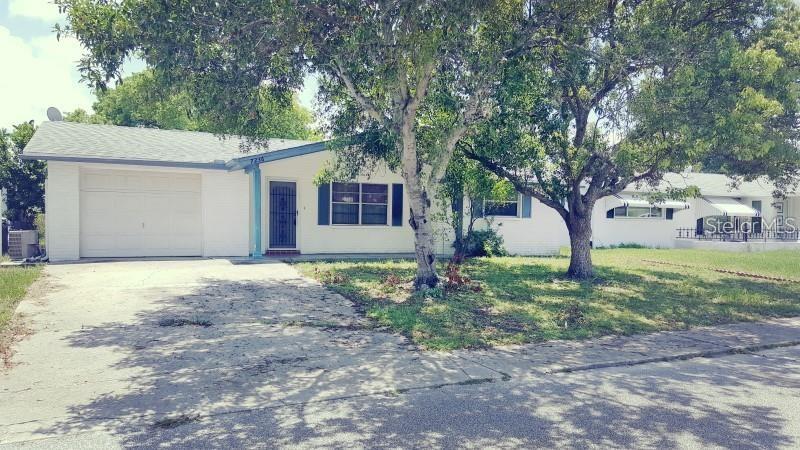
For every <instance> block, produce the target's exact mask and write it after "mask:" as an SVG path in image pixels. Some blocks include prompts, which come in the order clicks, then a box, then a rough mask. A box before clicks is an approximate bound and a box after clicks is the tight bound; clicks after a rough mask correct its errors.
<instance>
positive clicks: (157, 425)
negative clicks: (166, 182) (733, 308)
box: [38, 279, 797, 448]
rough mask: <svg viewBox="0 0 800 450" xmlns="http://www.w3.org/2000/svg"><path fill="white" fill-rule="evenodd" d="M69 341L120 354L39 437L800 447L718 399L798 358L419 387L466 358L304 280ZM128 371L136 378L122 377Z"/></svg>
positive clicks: (231, 289) (220, 296) (176, 303)
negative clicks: (405, 336)
mask: <svg viewBox="0 0 800 450" xmlns="http://www.w3.org/2000/svg"><path fill="white" fill-rule="evenodd" d="M150 294H153V293H152V292H151V293H150ZM67 339H68V341H69V345H70V346H72V347H75V348H80V349H84V350H85V351H86V357H87V358H91V357H92V355H93V352H114V353H115V354H117V355H118V356H119V358H118V359H117V362H116V363H114V364H113V365H110V366H109V367H108V368H107V370H106V371H104V372H103V373H102V374H94V375H96V376H97V379H96V380H95V383H96V385H97V387H98V388H97V389H96V390H94V391H93V392H92V393H91V395H89V398H87V399H86V401H85V402H81V403H80V404H73V405H70V406H69V408H68V418H67V419H66V420H63V421H60V422H59V423H57V424H54V425H52V426H45V427H42V429H40V430H38V431H39V432H40V433H46V434H55V433H58V434H60V433H67V432H79V431H85V430H89V429H91V428H92V427H94V426H100V427H103V428H107V429H109V430H111V432H112V434H113V435H114V436H115V438H116V439H118V440H119V441H120V443H121V444H122V445H123V446H126V447H133V446H146V447H149V446H156V445H170V446H184V447H201V448H205V447H224V448H232V447H274V446H286V447H293V446H325V447H338V448H342V447H358V446H370V447H372V446H374V447H396V446H403V447H413V446H424V447H461V446H466V445H474V446H493V445H494V446H501V445H505V446H516V447H525V446H548V447H555V446H568V447H588V446H593V445H600V446H613V447H632V446H645V445H648V446H657V447H665V448H669V447H676V446H679V445H681V444H682V443H683V441H682V440H683V439H687V437H688V438H690V439H691V440H692V441H693V442H698V443H700V444H702V445H716V446H734V447H739V448H768V447H772V446H781V445H789V444H790V443H791V441H790V439H789V437H787V436H786V435H785V434H784V426H785V425H786V424H785V423H784V420H783V419H782V418H781V417H780V415H779V412H778V411H777V409H775V408H772V407H765V406H753V405H751V404H744V403H742V404H739V403H738V400H729V401H728V404H729V405H732V407H728V408H723V407H719V406H718V405H715V404H714V400H713V397H714V396H715V395H720V393H729V394H730V395H731V398H741V399H745V398H748V397H751V396H752V397H755V394H756V393H757V391H758V388H759V385H763V384H770V385H773V386H775V383H776V382H781V380H785V383H786V384H787V385H791V384H792V383H794V382H796V380H794V379H787V378H786V370H787V367H786V366H787V365H789V364H790V363H789V362H788V361H787V362H784V366H782V367H764V366H763V365H759V364H757V363H756V362H755V361H753V360H750V359H745V360H739V361H737V362H736V363H733V362H729V361H727V360H719V361H720V362H719V363H718V364H717V365H716V366H715V370H713V371H709V370H698V369H695V368H692V367H690V366H681V367H679V368H677V369H676V370H673V371H666V370H662V371H658V370H642V369H637V368H631V369H625V370H620V371H619V372H612V373H610V374H607V375H604V376H603V377H600V378H593V377H592V376H591V375H590V374H583V375H577V374H573V375H570V376H561V377H553V378H549V379H546V380H538V381H535V382H532V384H530V385H526V384H519V383H517V382H516V380H510V381H500V380H495V381H494V382H486V383H482V384H476V383H460V382H454V383H449V384H450V385H449V386H443V387H441V388H426V389H422V390H416V389H411V390H406V389H405V387H414V386H431V385H434V384H435V383H434V382H435V381H439V382H440V381H441V380H442V379H444V380H447V379H449V378H448V377H450V376H452V375H453V373H454V372H456V373H458V370H454V367H453V366H452V364H451V362H452V359H448V358H444V357H432V356H426V355H425V354H422V353H419V352H417V351H415V350H413V349H412V348H410V347H409V346H408V345H407V344H406V343H405V342H404V341H403V340H402V339H399V338H398V337H397V336H394V335H391V334H387V333H382V332H378V331H375V330H374V329H371V327H370V324H369V323H367V322H365V321H363V320H362V319H361V318H359V317H358V316H356V315H355V314H354V312H353V311H352V309H351V308H350V306H349V305H348V304H347V303H346V302H344V301H343V300H342V299H341V298H340V297H338V296H336V295H335V294H332V293H330V292H329V291H327V290H325V289H322V288H320V287H319V286H317V285H315V284H312V283H306V282H303V281H298V280H289V281H268V282H250V281H229V280H213V279H206V280H202V282H201V283H200V286H199V287H197V288H195V289H194V290H193V291H192V292H189V293H187V294H186V295H177V296H176V295H164V296H163V298H162V299H160V300H159V301H158V302H157V307H156V308H151V309H148V310H143V311H141V312H140V313H139V314H138V316H137V320H136V321H135V323H134V324H133V325H131V324H130V323H129V322H126V323H114V322H111V323H107V324H103V325H101V326H95V327H90V328H85V329H82V330H80V331H76V332H74V333H73V334H71V335H70V336H68V338H67ZM752 358H756V357H752ZM687 364H688V363H687ZM796 366H797V365H796V364H795V365H794V367H795V369H796V368H797V367H796ZM117 371H121V372H119V373H129V371H130V372H132V373H135V375H132V376H125V377H124V378H122V379H119V380H116V381H115V382H109V380H114V379H115V376H116V374H117V373H118V372H117ZM88 375H92V374H88ZM458 375H461V376H462V377H461V378H453V379H454V380H459V379H461V380H463V374H460V373H459V374H458ZM478 381H480V380H478ZM104 383H105V384H104ZM444 384H448V383H444ZM697 386H706V388H707V389H710V390H711V392H705V391H703V390H698V389H697ZM794 386H795V387H796V384H795V385H794ZM387 387H393V388H392V389H393V390H392V389H389V388H387ZM387 389H389V390H388V391H387ZM376 392H382V393H381V394H379V395H367V394H375V393H376ZM392 392H394V393H392ZM629 400H630V401H629Z"/></svg>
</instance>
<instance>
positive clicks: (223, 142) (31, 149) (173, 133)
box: [23, 122, 311, 166]
mask: <svg viewBox="0 0 800 450" xmlns="http://www.w3.org/2000/svg"><path fill="white" fill-rule="evenodd" d="M242 144H243V140H242V139H240V138H239V137H236V136H224V137H221V136H219V135H215V134H213V133H202V132H198V131H181V130H159V129H155V128H134V127H121V126H115V125H89V124H82V123H73V122H43V123H42V124H41V125H40V126H39V128H38V130H37V131H36V133H34V135H33V138H31V140H30V142H29V143H28V145H27V146H25V150H24V151H23V155H24V156H25V158H27V159H56V160H70V159H74V160H100V161H108V162H128V163H131V162H142V163H151V164H159V163H164V164H165V165H166V164H168V165H180V164H185V165H189V166H191V165H198V166H202V165H211V166H224V164H225V163H226V162H228V161H230V160H232V159H235V158H239V157H243V156H247V155H252V154H257V153H270V152H275V151H279V150H286V149H290V148H295V147H300V146H303V145H307V144H311V142H310V141H299V140H290V139H270V140H269V141H267V143H266V145H265V146H262V147H258V148H253V149H250V151H249V152H248V153H245V152H244V151H243V150H242Z"/></svg>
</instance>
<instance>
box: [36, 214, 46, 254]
mask: <svg viewBox="0 0 800 450" xmlns="http://www.w3.org/2000/svg"><path fill="white" fill-rule="evenodd" d="M44 223H45V222H44V213H43V212H39V213H36V217H35V218H34V219H33V226H34V228H36V231H38V232H39V247H41V248H44V230H45V228H44Z"/></svg>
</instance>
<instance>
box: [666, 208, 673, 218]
mask: <svg viewBox="0 0 800 450" xmlns="http://www.w3.org/2000/svg"><path fill="white" fill-rule="evenodd" d="M673 214H675V210H674V209H672V208H667V220H672V215H673Z"/></svg>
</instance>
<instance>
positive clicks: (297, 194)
mask: <svg viewBox="0 0 800 450" xmlns="http://www.w3.org/2000/svg"><path fill="white" fill-rule="evenodd" d="M264 181H265V183H264V190H265V195H264V213H263V220H264V223H265V224H266V225H267V226H265V227H264V230H263V234H264V236H263V238H264V242H266V243H267V245H266V246H265V247H266V249H267V250H278V251H280V250H300V226H301V223H302V221H301V220H300V205H301V203H300V188H299V186H300V183H299V182H298V180H297V179H296V178H289V177H266V179H265V180H264ZM273 181H277V182H281V183H294V195H295V197H294V198H295V209H296V211H297V215H296V216H295V226H294V234H295V238H294V244H295V245H294V247H273V246H272V242H271V240H270V236H269V235H270V233H271V232H272V227H271V224H270V220H269V214H270V188H271V185H272V182H273Z"/></svg>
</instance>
